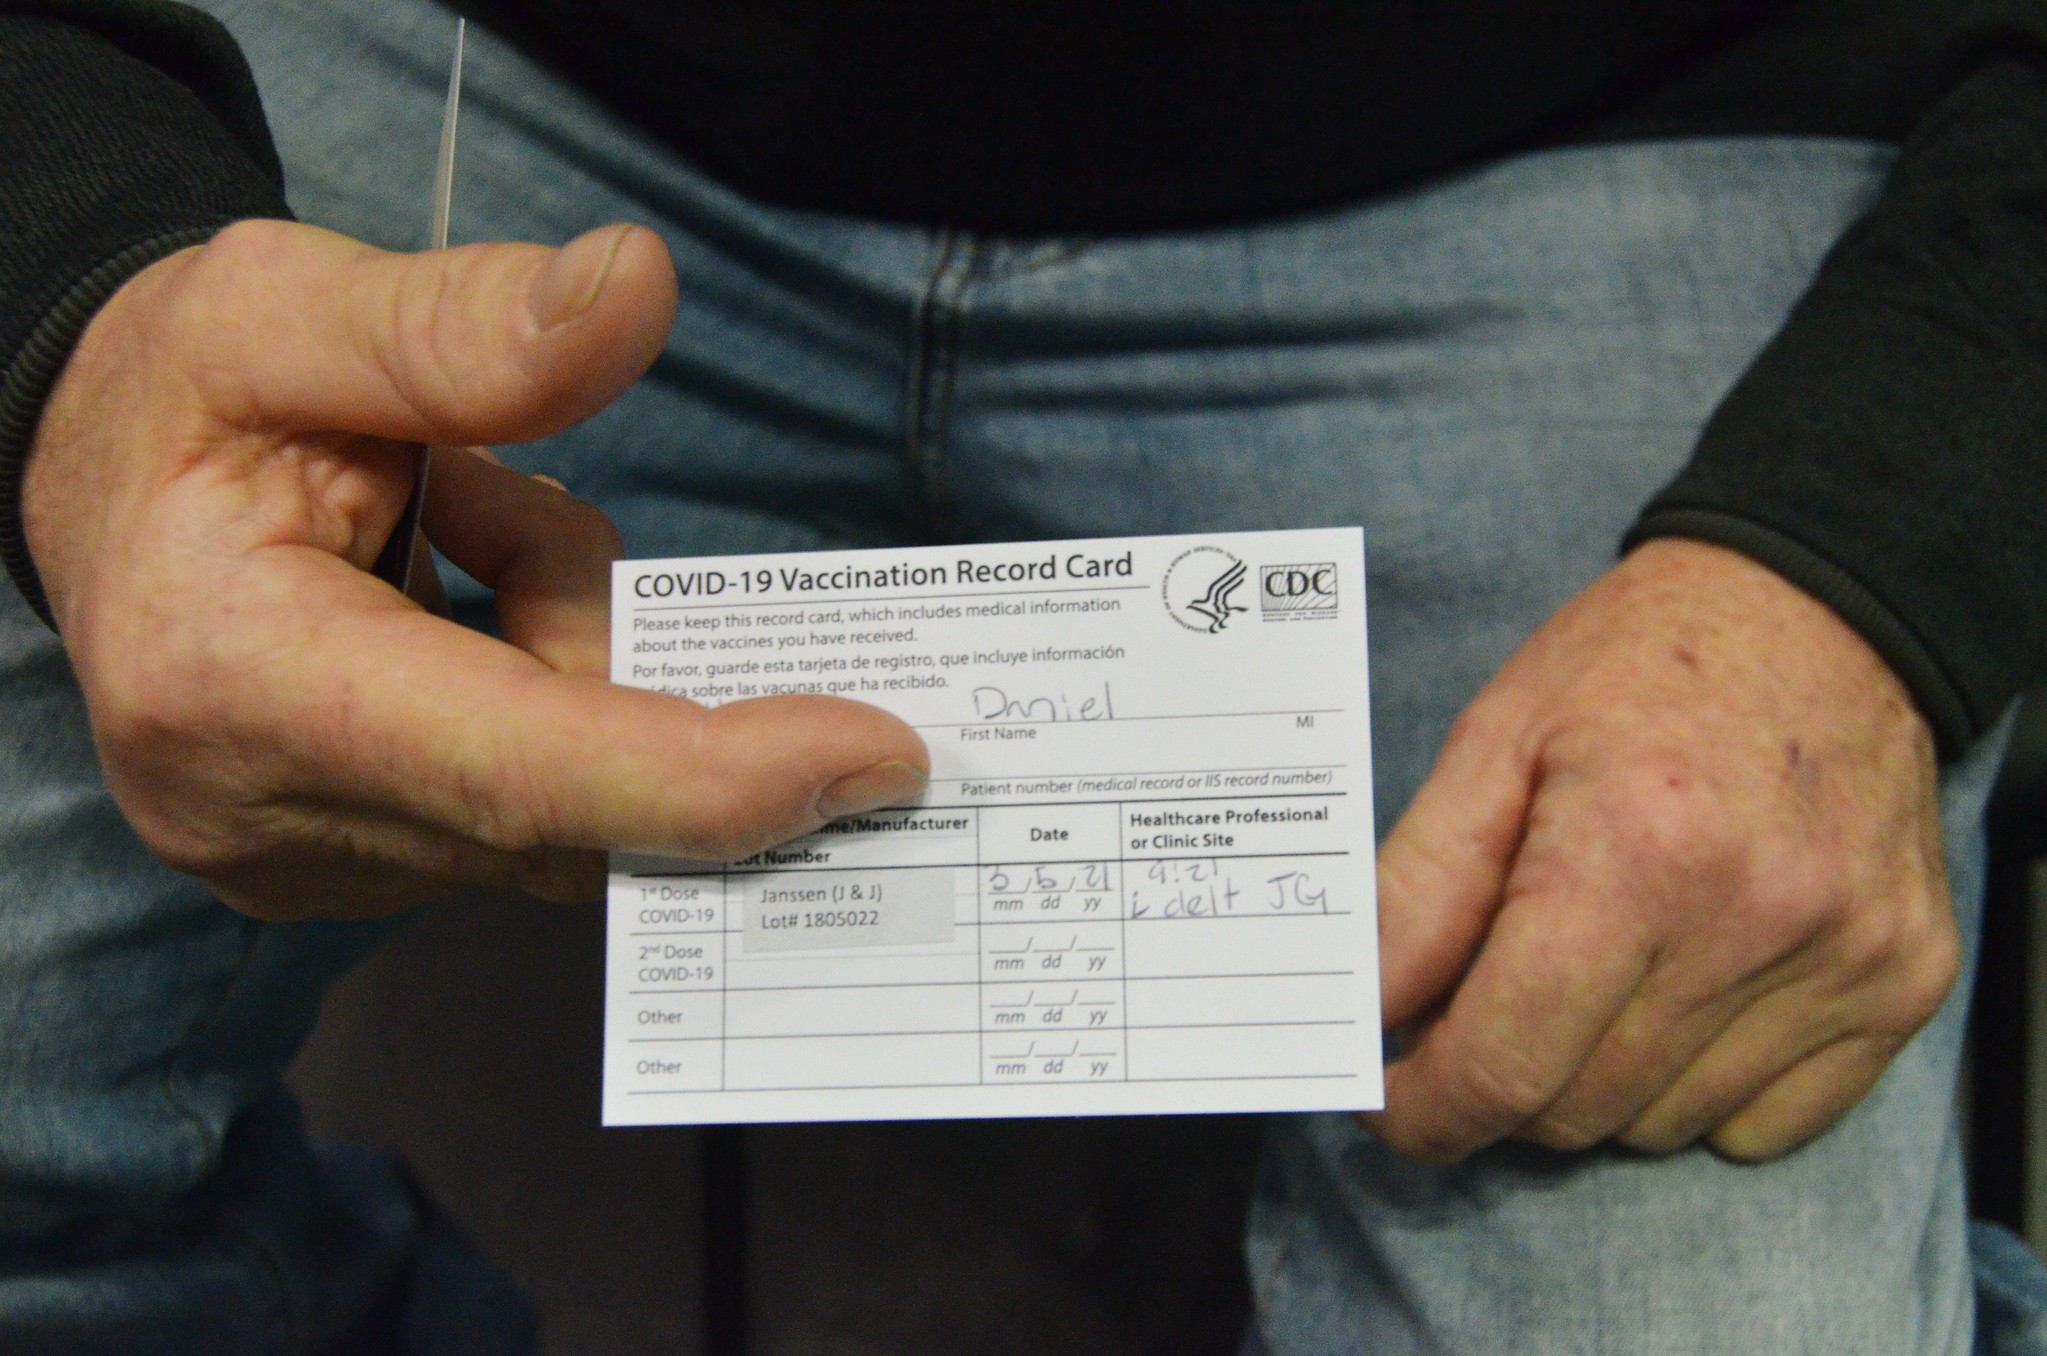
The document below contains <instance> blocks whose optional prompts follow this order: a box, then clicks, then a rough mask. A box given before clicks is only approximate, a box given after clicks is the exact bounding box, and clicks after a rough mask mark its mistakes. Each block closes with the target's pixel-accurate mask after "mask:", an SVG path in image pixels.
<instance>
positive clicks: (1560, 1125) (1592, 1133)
mask: <svg viewBox="0 0 2047 1356" xmlns="http://www.w3.org/2000/svg"><path fill="white" fill-rule="evenodd" d="M1521 1137H1522V1138H1523V1139H1527V1140H1531V1141H1533V1142H1534V1143H1536V1144H1540V1145H1541V1146H1542V1147H1543V1148H1545V1149H1554V1150H1556V1151H1557V1152H1559V1153H1580V1152H1582V1151H1584V1150H1586V1149H1589V1148H1591V1147H1592V1146H1593V1145H1595V1144H1597V1143H1599V1142H1600V1141H1601V1140H1602V1139H1605V1138H1606V1135H1605V1134H1604V1133H1602V1132H1601V1131H1598V1130H1595V1129H1593V1128H1592V1126H1591V1125H1590V1124H1589V1123H1587V1122H1584V1121H1574V1120H1573V1118H1572V1117H1570V1116H1569V1115H1558V1114H1555V1113H1552V1114H1548V1115H1544V1116H1539V1117H1537V1118H1536V1119H1535V1120H1533V1121H1531V1122H1529V1124H1528V1125H1527V1126H1526V1127H1525V1128H1524V1129H1523V1130H1522V1131H1521Z"/></svg>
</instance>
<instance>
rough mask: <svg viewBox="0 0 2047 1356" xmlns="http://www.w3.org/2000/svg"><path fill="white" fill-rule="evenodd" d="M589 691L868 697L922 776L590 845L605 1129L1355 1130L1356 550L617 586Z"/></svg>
mask: <svg viewBox="0 0 2047 1356" xmlns="http://www.w3.org/2000/svg"><path fill="white" fill-rule="evenodd" d="M611 671H612V677H613V679H614V680H615V681H617V682H620V683H624V684H628V685H631V686H634V687H642V688H651V689H655V690H659V691H666V692H674V693H680V694H683V695H686V696H689V697H692V698H695V699H696V700H698V701H702V702H706V703H709V704H714V705H715V704H718V703H721V702H726V701H733V700H737V699H739V698H743V697H749V696H757V695H762V694H766V693H772V692H827V693H836V694H842V695H845V696H848V697H854V698H858V699H859V700H862V701H867V702H872V703H874V704H875V705H877V706H881V707H885V708H886V709H888V710H890V711H893V712H894V713H896V714H897V715H899V716H901V717H902V718H903V719H904V720H906V721H908V722H909V723H910V724H911V725H913V726H915V727H916V728H917V730H918V732H919V733H920V734H922V735H923V737H924V739H925V741H926V743H928V744H929V746H930V749H931V761H932V774H931V775H932V780H931V786H930V788H929V790H928V792H927V793H926V795H925V796H924V798H923V800H922V802H921V803H920V804H919V805H918V806H917V807H915V808H911V809H904V810H890V811H884V812H880V813H875V814H869V815H862V816H857V817H855V818H853V819H850V820H844V821H840V822H839V823H836V824H832V825H829V826H827V827H826V828H825V829H824V830H822V831H820V832H818V833H816V834H814V835H812V836H811V837H809V838H806V839H802V840H800V841H798V842H795V843H791V844H789V845H787V846H785V847H782V848H778V849H774V850H772V851H769V852H764V853H762V854H760V855H759V856H758V857H755V858H752V859H749V860H748V861H745V862H741V863H738V864H736V865H732V866H724V865H719V864H716V863H701V862H687V861H680V860H674V859H664V858H658V857H648V856H641V855H633V854H615V855H614V856H613V858H612V863H611V872H612V874H611V888H610V915H609V918H610V923H609V940H608V943H607V947H608V957H607V962H606V965H607V968H606V984H605V1026H604V1123H605V1124H607V1125H665V1124H688V1123H709V1122H729V1121H809V1120H885V1119H913V1118H924V1117H951V1116H1048V1115H1112V1114H1113V1115H1124V1114H1133V1113H1150V1112H1242V1111H1306V1110H1338V1109H1367V1108H1376V1107H1378V1106H1380V1105H1381V1104H1382V1090H1381V1073H1382V1070H1381V1067H1380V1045H1379V965H1378V926H1377V911H1376V905H1375V895H1374V890H1373V833H1372V777H1371V733H1370V723H1369V716H1368V711H1369V704H1368V701H1367V688H1366V662H1365V566H1364V534H1363V533H1362V532H1361V531H1360V530H1359V529H1356V528H1337V529H1317V530H1309V531H1296V532H1245V533H1218V534H1209V535H1201V536H1189V537H1128V538H1116V539H1104V540H1098V541H1063V542H1037V543H1010V544H1004V545H993V546H959V547H920V548H911V549H900V550H881V551H839V552H825V553H816V554H805V555H774V556H744V557H729V558H723V559H706V560H662V561H647V560H641V561H623V562H620V563H619V564H618V565H617V566H616V567H615V568H614V571H613V575H612V659H611Z"/></svg>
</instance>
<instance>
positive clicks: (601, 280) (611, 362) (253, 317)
mask: <svg viewBox="0 0 2047 1356" xmlns="http://www.w3.org/2000/svg"><path fill="white" fill-rule="evenodd" d="M190 268H191V270H192V271H191V272H190V273H189V274H188V275H187V277H186V278H185V279H184V282H185V283H186V284H187V286H186V288H185V289H184V297H185V305H184V306H183V307H182V308H181V309H180V312H179V321H180V323H181V325H182V327H183V329H184V333H182V334H180V335H179V336H178V338H179V339H180V340H181V342H178V343H176V344H175V345H173V346H172V347H171V349H170V351H171V352H172V353H174V354H178V355H183V356H184V357H185V359H186V361H185V362H184V364H183V366H184V368H185V370H186V375H187V376H188V377H189V378H190V379H191V381H192V382H193V384H194V385H195V386H196V387H197V388H198V389H199V390H200V391H201V392H202V394H203V395H204V396H205V397H206V399H207V403H208V405H209V407H210V408H211V409H212V410H213V412H214V413H215V414H216V415H218V416H219V417H221V418H223V419H225V420H226V421H227V422H229V423H231V424H237V425H240V426H241V427H244V428H246V429H249V430H251V431H278V430H283V431H291V432H326V431H335V432H346V433H357V434H368V435H371V436H374V437H382V438H391V439H396V440H398V441H402V442H412V443H435V444H463V443H479V442H513V441H521V440H524V439H529V438H537V437H542V436H544V435H546V434H549V433H553V432H556V431H558V430H560V429H562V428H566V427H567V426H569V425H571V424H574V423H576V422H578V421H579V420H582V419H585V418H588V417H589V416H590V415H592V414H594V413H596V412H597V411H598V410H600V409H602V408H603V407H604V406H605V405H607V404H609V403H610V402H611V401H612V400H613V399H614V398H616V397H617V396H618V395H619V394H620V393H621V392H622V391H624V390H625V388H626V387H628V386H630V385H631V384H632V383H633V382H634V381H635V380H637V379H638V378H639V376H640V374H641V373H642V372H644V371H645V370H646V369H647V367H648V366H649V364H651V363H652V362H653V360H654V358H655V356H656V355H657V354H658V353H659V352H660V350H661V345H662V343H663V341H664V340H665V339H666V337H667V334H668V330H669V328H670V326H671V324H672V323H673V321H674V317H675V304H676V293H675V269H674V266H673V264H672V262H671V261H670V259H669V257H668V251H667V247H666V246H664V245H663V244H662V243H661V240H660V237H658V236H656V235H655V234H654V233H653V232H652V231H649V230H646V229H644V228H642V227H637V226H632V225H615V226H607V227H603V228H601V229H599V230H596V231H592V232H590V233H588V234H586V235H583V236H579V237H578V238H577V239H575V240H573V241H571V242H570V243H569V244H568V245H566V246H564V247H563V248H561V249H548V248H545V247H543V246H539V245H522V244H487V245H465V246H462V247H460V248H458V249H452V250H438V251H432V252H429V253H425V254H393V253H389V252H387V251H384V250H379V249H375V248H373V247H372V246H369V245H365V244H362V243H361V242H359V241H355V240H351V239H349V238H348V237H346V236H342V235H337V234H335V233H333V232H331V231H323V230H320V229H318V228H317V227H312V226H303V225H299V224H296V223H292V222H278V221H246V222H241V223H239V224H237V225H235V226H232V227H229V228H228V229H227V230H226V231H223V232H222V233H221V234H220V235H219V236H217V237H215V238H214V240H213V241H212V242H210V243H209V244H208V245H207V246H206V247H205V248H204V249H202V250H200V251H198V252H197V253H196V255H195V256H194V258H193V260H192V263H191V265H190Z"/></svg>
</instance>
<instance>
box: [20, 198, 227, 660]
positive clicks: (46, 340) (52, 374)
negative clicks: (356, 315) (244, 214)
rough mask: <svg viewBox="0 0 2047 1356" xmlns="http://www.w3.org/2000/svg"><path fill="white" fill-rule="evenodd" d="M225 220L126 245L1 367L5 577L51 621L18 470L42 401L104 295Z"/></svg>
mask: <svg viewBox="0 0 2047 1356" xmlns="http://www.w3.org/2000/svg"><path fill="white" fill-rule="evenodd" d="M226 224H227V223H225V222H222V223H220V225H216V226H198V227H188V228H186V229H184V230H180V231H172V232H171V233H169V234H168V235H160V236H155V237H152V238H151V239H148V240H140V241H137V242H136V243H135V244H133V245H130V246H128V247H127V248H126V249H123V250H122V251H120V252H119V253H118V254H116V255H114V257H113V258H111V259H109V260H107V261H106V262H105V263H103V264H101V265H100V266H99V267H98V268H95V269H94V270H92V272H90V273H88V274H86V275H85V276H84V277H83V278H80V279H79V280H78V282H77V283H76V284H74V285H73V286H72V288H71V290H70V291H69V292H66V293H65V294H64V295H63V297H62V298H60V299H59V300H58V302H57V305H56V306H55V307H54V308H53V309H52V310H51V311H50V313H49V314H48V315H47V316H45V317H43V322H42V323H41V324H40V325H38V326H36V328H35V329H34V330H33V331H32V332H31V333H30V334H29V337H28V342H27V343H25V344H23V345H22V346H21V349H20V351H19V352H17V353H16V354H15V355H14V361H13V362H12V363H10V364H9V365H8V366H7V369H6V371H5V372H4V373H0V562H4V563H5V564H6V566H7V577H8V578H10V579H12V580H13V581H14V586H15V587H16V588H17V589H20V590H21V596H22V597H23V598H24V599H26V600H27V601H28V605H29V606H30V607H31V608H34V609H35V613H36V615H37V616H38V617H41V618H42V619H43V621H44V622H45V623H47V624H49V625H52V626H54V625H55V624H56V623H55V621H54V620H53V619H52V618H51V616H50V603H49V599H48V598H46V597H45V596H44V594H43V584H42V580H41V578H40V577H38V576H37V574H36V567H35V562H34V561H33V560H31V559H30V558H29V554H28V540H27V538H26V536H25V534H24V533H23V532H22V526H21V481H22V474H23V472H24V471H25V470H26V468H27V465H28V449H29V442H30V440H31V439H32V438H34V436H35V431H36V425H37V423H38V422H39V421H40V419H41V418H42V411H43V402H44V400H46V399H47V398H48V397H49V394H50V387H51V386H53V385H54V384H55V383H56V380H57V374H58V373H59V372H61V371H62V370H63V368H64V364H65V362H66V361H68V360H69V359H70V357H71V350H72V349H73V348H75V347H76V346H77V344H78V336H79V335H81V334H83V333H85V327H86V326H87V325H88V324H90V323H91V322H92V318H93V316H95V315H97V314H98V313H99V308H100V307H101V306H103V305H105V304H106V300H107V298H108V297H111V296H112V295H114V293H115V292H117V291H119V290H120V287H121V285H122V284H123V283H125V282H127V281H128V279H130V278H132V277H134V276H135V275H136V274H137V273H140V272H141V271H142V270H143V269H145V268H148V267H149V266H150V265H151V264H153V263H155V262H156V261H157V260H159V259H162V258H164V257H166V256H167V255H172V254H175V253H177V252H178V251H179V250H181V249H184V248H185V247H186V246H188V245H196V244H199V243H200V242H202V241H204V240H208V239H210V238H211V237H212V236H213V234H214V232H216V231H218V230H219V229H220V226H224V225H226Z"/></svg>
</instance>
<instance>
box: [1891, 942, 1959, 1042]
mask: <svg viewBox="0 0 2047 1356" xmlns="http://www.w3.org/2000/svg"><path fill="white" fill-rule="evenodd" d="M1961 969H1962V947H1961V940H1960V938H1959V937H1957V936H1956V934H1955V930H1954V929H1953V928H1952V927H1947V928H1935V929H1932V930H1930V931H1929V932H1928V933H1927V934H1926V935H1923V936H1921V937H1919V938H1918V939H1916V941H1915V942H1914V944H1913V945H1912V947H1911V948H1910V949H1909V950H1908V951H1907V953H1906V954H1905V956H1904V958H1903V963H1902V965H1901V967H1900V974H1899V976H1898V980H1897V984H1898V990H1899V993H1898V998H1897V1002H1896V1010H1897V1013H1898V1017H1899V1025H1900V1026H1901V1027H1902V1028H1903V1031H1901V1033H1900V1034H1907V1033H1910V1032H1913V1031H1917V1030H1918V1029H1919V1028H1920V1027H1922V1026H1924V1025H1925V1024H1926V1023H1927V1022H1928V1021H1930V1020H1931V1019H1932V1017H1933V1014H1935V1013H1936V1012H1938V1011H1940V1008H1941V1005H1942V1004H1944V1003H1945V1002H1947V999H1948V995H1949V994H1950V993H1952V992H1953V991H1954V987H1955V980H1956V979H1957V978H1958V977H1959V976H1960V974H1961Z"/></svg>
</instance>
